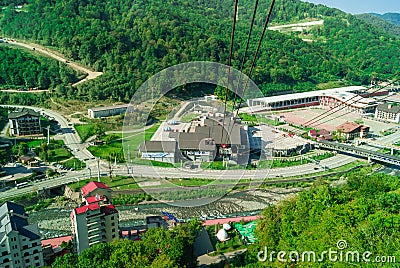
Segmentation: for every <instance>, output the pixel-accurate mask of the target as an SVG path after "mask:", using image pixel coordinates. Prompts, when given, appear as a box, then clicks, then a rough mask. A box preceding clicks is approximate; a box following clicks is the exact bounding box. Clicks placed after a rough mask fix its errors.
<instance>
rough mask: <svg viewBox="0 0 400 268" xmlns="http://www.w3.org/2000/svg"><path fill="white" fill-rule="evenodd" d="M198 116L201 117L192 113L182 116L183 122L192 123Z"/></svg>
mask: <svg viewBox="0 0 400 268" xmlns="http://www.w3.org/2000/svg"><path fill="white" fill-rule="evenodd" d="M198 116H199V115H198V114H192V113H189V114H185V115H184V116H182V118H181V122H184V123H190V122H192V121H193V119H195V118H196V117H198Z"/></svg>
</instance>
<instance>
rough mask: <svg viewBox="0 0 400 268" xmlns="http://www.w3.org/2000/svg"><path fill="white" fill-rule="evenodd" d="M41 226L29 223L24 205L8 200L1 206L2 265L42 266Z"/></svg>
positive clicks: (5, 267)
mask: <svg viewBox="0 0 400 268" xmlns="http://www.w3.org/2000/svg"><path fill="white" fill-rule="evenodd" d="M42 266H44V262H43V253H42V243H41V240H40V232H39V227H38V225H37V223H36V224H29V223H28V215H27V214H26V213H25V210H24V207H23V206H20V205H18V204H15V203H13V202H9V201H6V202H4V203H3V204H2V205H1V206H0V267H2V268H25V267H42Z"/></svg>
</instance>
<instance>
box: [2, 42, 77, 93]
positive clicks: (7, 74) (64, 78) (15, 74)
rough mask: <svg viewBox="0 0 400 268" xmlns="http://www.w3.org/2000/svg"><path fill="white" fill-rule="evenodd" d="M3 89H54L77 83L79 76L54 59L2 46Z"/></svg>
mask: <svg viewBox="0 0 400 268" xmlns="http://www.w3.org/2000/svg"><path fill="white" fill-rule="evenodd" d="M0 62H1V64H0V87H1V88H11V89H15V88H21V87H22V88H41V89H48V88H54V87H55V86H56V85H59V84H63V85H66V84H68V83H70V82H71V83H72V82H76V81H77V80H78V78H77V74H76V72H75V71H74V70H72V69H71V68H70V67H68V66H67V65H66V64H60V63H59V62H58V61H56V60H54V59H49V58H46V57H41V56H37V55H32V54H30V53H28V52H25V51H22V50H18V49H13V48H9V47H3V46H0Z"/></svg>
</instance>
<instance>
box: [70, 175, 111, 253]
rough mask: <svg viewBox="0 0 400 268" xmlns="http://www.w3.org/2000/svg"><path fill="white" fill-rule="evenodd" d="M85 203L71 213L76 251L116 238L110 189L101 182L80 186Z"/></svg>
mask: <svg viewBox="0 0 400 268" xmlns="http://www.w3.org/2000/svg"><path fill="white" fill-rule="evenodd" d="M81 192H82V199H83V202H85V205H83V206H80V207H77V208H75V209H74V210H73V211H72V213H71V220H72V229H73V235H74V240H75V244H76V247H77V248H76V249H77V252H78V253H80V252H82V250H85V249H87V248H89V247H90V246H92V245H94V244H97V243H102V242H111V241H113V240H114V239H116V238H118V237H119V236H118V222H119V217H118V211H117V209H116V208H115V206H113V205H112V204H111V189H110V188H109V187H108V186H107V185H105V184H104V183H102V182H93V181H92V182H89V183H88V184H87V185H85V186H84V187H82V189H81Z"/></svg>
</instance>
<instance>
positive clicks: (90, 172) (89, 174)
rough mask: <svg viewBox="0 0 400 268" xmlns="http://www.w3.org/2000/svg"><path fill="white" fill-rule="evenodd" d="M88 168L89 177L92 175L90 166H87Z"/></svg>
mask: <svg viewBox="0 0 400 268" xmlns="http://www.w3.org/2000/svg"><path fill="white" fill-rule="evenodd" d="M87 169H89V179H90V178H91V177H92V169H91V168H90V167H87Z"/></svg>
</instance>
